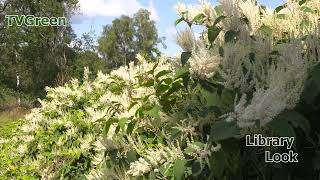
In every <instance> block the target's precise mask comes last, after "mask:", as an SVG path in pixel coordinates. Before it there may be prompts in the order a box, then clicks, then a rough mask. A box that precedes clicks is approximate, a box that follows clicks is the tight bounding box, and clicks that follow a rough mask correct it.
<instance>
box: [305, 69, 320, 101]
mask: <svg viewBox="0 0 320 180" xmlns="http://www.w3.org/2000/svg"><path fill="white" fill-rule="evenodd" d="M319 77H320V64H318V65H316V66H315V67H314V68H313V69H312V71H311V73H310V76H309V77H308V79H307V81H306V83H305V87H304V90H303V92H302V96H301V97H302V99H303V101H305V102H306V103H307V104H309V105H315V106H320V104H318V105H317V104H316V100H317V98H318V97H319V96H320V78H319Z"/></svg>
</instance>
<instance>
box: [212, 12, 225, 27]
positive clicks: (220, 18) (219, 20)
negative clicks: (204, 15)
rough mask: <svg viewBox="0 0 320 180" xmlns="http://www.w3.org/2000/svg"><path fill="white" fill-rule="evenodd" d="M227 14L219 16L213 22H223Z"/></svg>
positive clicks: (215, 23)
mask: <svg viewBox="0 0 320 180" xmlns="http://www.w3.org/2000/svg"><path fill="white" fill-rule="evenodd" d="M226 17H227V16H223V15H222V16H219V17H218V18H217V19H216V20H215V21H214V23H213V26H215V25H217V24H218V23H219V22H221V21H222V20H224V19H225V18H226Z"/></svg>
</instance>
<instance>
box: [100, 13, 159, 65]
mask: <svg viewBox="0 0 320 180" xmlns="http://www.w3.org/2000/svg"><path fill="white" fill-rule="evenodd" d="M160 42H162V41H161V40H160V39H159V37H158V33H157V29H156V26H155V22H154V21H152V20H151V19H150V12H148V11H147V10H145V9H140V10H139V11H138V12H137V13H136V14H134V15H133V17H129V16H124V15H123V16H121V17H120V18H117V19H115V20H114V21H112V24H111V25H106V26H105V27H104V30H103V33H102V36H101V37H100V38H99V39H98V52H99V54H101V55H102V56H103V58H104V59H106V60H107V62H108V64H109V66H110V67H111V68H113V67H118V66H120V65H124V64H128V63H129V62H130V61H133V60H134V59H135V56H136V54H137V53H140V52H142V53H146V54H148V55H150V56H153V54H152V50H153V49H154V48H156V47H157V45H158V44H159V43H160Z"/></svg>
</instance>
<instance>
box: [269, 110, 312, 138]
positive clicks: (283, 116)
mask: <svg viewBox="0 0 320 180" xmlns="http://www.w3.org/2000/svg"><path fill="white" fill-rule="evenodd" d="M278 123H279V124H280V125H283V126H284V125H285V126H288V125H290V126H293V127H295V128H301V129H302V130H303V132H304V133H305V135H309V133H310V124H309V121H308V120H307V119H306V118H305V117H304V116H303V115H301V114H300V113H298V112H296V111H292V110H287V111H284V112H282V113H280V114H279V115H278V116H277V117H276V118H275V119H274V120H273V121H271V123H270V126H271V127H273V126H274V125H278ZM285 123H286V124H285ZM278 127H280V126H278ZM283 128H284V127H283ZM277 131H281V130H280V129H277ZM278 133H283V132H278ZM290 133H291V132H290Z"/></svg>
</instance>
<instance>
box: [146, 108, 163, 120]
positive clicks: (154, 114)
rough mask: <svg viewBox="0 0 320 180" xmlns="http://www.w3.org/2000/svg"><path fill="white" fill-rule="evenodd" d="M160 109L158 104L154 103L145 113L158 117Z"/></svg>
mask: <svg viewBox="0 0 320 180" xmlns="http://www.w3.org/2000/svg"><path fill="white" fill-rule="evenodd" d="M160 110H161V107H160V106H159V105H154V106H153V108H152V109H150V110H149V111H146V112H145V114H146V115H149V116H151V117H154V118H157V119H159V118H160V115H159V112H160Z"/></svg>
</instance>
